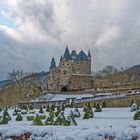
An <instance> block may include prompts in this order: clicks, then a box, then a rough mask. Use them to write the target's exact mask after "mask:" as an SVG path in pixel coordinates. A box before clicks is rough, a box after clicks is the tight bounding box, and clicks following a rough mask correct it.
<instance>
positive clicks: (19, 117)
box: [16, 113, 23, 121]
mask: <svg viewBox="0 0 140 140" xmlns="http://www.w3.org/2000/svg"><path fill="white" fill-rule="evenodd" d="M22 120H23V118H22V116H21V114H20V113H19V114H18V115H17V117H16V121H22Z"/></svg>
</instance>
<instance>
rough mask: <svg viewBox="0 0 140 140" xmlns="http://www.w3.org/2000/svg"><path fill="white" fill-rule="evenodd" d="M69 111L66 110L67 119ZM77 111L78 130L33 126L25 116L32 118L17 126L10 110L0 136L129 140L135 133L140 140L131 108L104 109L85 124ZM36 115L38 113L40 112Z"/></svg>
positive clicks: (139, 125) (138, 125) (38, 139)
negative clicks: (105, 137) (9, 118)
mask: <svg viewBox="0 0 140 140" xmlns="http://www.w3.org/2000/svg"><path fill="white" fill-rule="evenodd" d="M70 110H71V109H70V108H66V111H65V115H66V116H67V115H68V113H69V112H70ZM79 110H80V113H81V117H80V118H76V121H77V123H78V126H33V125H32V122H29V121H27V120H26V116H30V115H31V114H27V115H22V116H23V121H19V122H17V121H15V116H12V113H13V110H12V109H11V110H9V113H10V116H12V120H11V121H9V123H8V124H7V125H0V134H2V135H3V136H11V135H14V134H15V135H20V134H23V133H25V132H31V133H32V134H33V135H32V138H31V139H33V137H35V140H104V139H103V137H104V136H105V135H112V136H116V138H115V139H114V140H129V137H127V136H129V135H132V134H134V133H136V134H137V135H138V136H139V140H140V121H134V120H133V116H134V113H135V112H130V108H105V109H103V111H102V112H99V113H98V112H96V113H94V118H91V119H87V120H83V118H82V117H83V109H82V108H80V109H79ZM93 110H94V109H93ZM35 111H36V113H38V111H39V110H38V109H36V110H35ZM44 111H45V110H44ZM45 114H46V115H48V113H46V112H45Z"/></svg>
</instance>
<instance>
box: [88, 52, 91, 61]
mask: <svg viewBox="0 0 140 140" xmlns="http://www.w3.org/2000/svg"><path fill="white" fill-rule="evenodd" d="M88 60H91V54H90V51H88Z"/></svg>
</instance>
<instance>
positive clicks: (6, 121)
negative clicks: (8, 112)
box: [0, 116, 9, 125]
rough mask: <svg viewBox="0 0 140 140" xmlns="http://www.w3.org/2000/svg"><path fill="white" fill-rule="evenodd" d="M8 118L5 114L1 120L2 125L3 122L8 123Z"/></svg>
mask: <svg viewBox="0 0 140 140" xmlns="http://www.w3.org/2000/svg"><path fill="white" fill-rule="evenodd" d="M8 121H9V120H8V118H7V117H6V116H3V119H2V121H1V122H0V125H3V124H8Z"/></svg>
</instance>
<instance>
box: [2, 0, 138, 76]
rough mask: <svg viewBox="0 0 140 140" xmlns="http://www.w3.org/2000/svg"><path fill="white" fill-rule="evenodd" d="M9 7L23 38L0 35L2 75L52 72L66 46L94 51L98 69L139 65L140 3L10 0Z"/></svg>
mask: <svg viewBox="0 0 140 140" xmlns="http://www.w3.org/2000/svg"><path fill="white" fill-rule="evenodd" d="M0 1H1V0H0ZM5 5H6V6H7V7H8V8H9V9H10V10H9V11H8V12H7V13H6V14H7V16H9V18H11V19H12V21H13V22H14V23H15V24H17V28H16V29H14V30H15V32H16V33H17V34H16V35H15V34H13V35H12V33H11V34H8V33H6V31H5V32H4V31H1V32H0V36H1V38H0V54H1V55H0V65H1V67H0V73H1V74H2V75H6V73H7V72H8V71H10V70H11V69H19V68H21V69H23V70H25V71H41V70H47V69H48V68H49V62H50V59H51V57H52V56H56V59H57V61H58V59H59V56H60V55H61V54H62V53H63V51H64V47H65V45H69V47H70V50H72V49H77V50H78V51H79V50H80V49H83V50H85V51H88V50H89V49H90V50H91V53H92V60H93V62H92V67H93V70H99V69H101V68H103V67H104V66H106V65H108V64H110V65H114V66H116V67H121V66H125V67H126V66H127V67H129V66H132V65H134V64H138V63H139V59H140V53H139V52H140V41H139V38H140V31H139V28H140V17H139V15H140V8H139V5H140V1H139V0H135V1H131V0H123V1H122V0H86V1H85V0H76V1H75V0H70V1H69V0H61V1H59V0H58V1H56V0H42V1H40V0H34V1H33V0H28V1H23V0H15V3H13V2H12V1H10V0H6V2H5ZM8 8H7V9H8ZM0 30H1V29H0ZM2 77H4V76H0V78H2Z"/></svg>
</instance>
